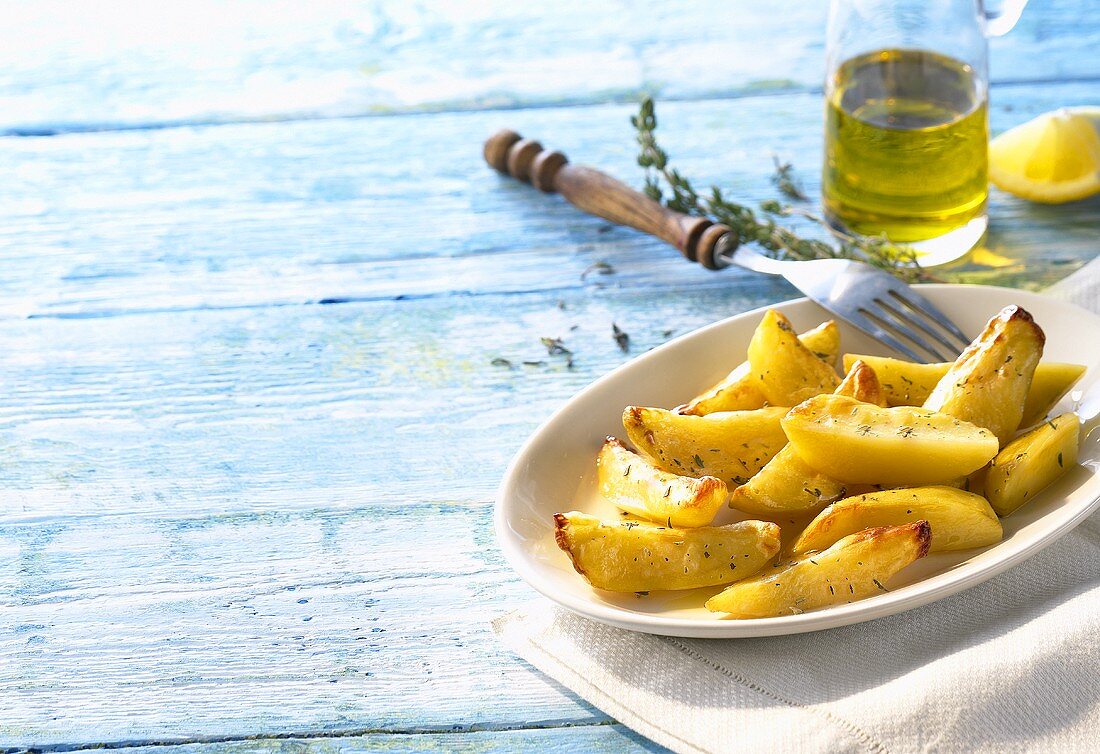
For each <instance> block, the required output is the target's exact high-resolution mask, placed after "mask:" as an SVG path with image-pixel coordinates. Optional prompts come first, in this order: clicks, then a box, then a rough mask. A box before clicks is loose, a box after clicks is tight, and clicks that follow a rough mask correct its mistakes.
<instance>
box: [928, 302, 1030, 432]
mask: <svg viewBox="0 0 1100 754" xmlns="http://www.w3.org/2000/svg"><path fill="white" fill-rule="evenodd" d="M1045 342H1046V336H1045V335H1043V331H1042V330H1041V329H1039V326H1038V325H1037V324H1035V321H1034V320H1033V319H1032V318H1031V315H1030V314H1028V313H1027V312H1026V311H1025V310H1024V309H1021V308H1020V307H1018V306H1007V307H1005V308H1004V309H1003V310H1001V312H1000V314H998V315H997V316H996V317H994V318H993V319H991V320H989V323H988V324H986V326H985V329H984V330H982V333H981V335H979V336H978V337H977V339H976V340H975V341H974V342H973V343H971V344H970V346H969V347H967V349H966V350H965V351H963V352H962V355H961V356H959V358H958V359H956V360H955V363H954V364H952V365H951V368H950V369H949V370H947V374H945V375H944V376H943V378H942V379H941V380H940V381H939V382H938V383H936V387H935V388H934V389H933V390H932V393H931V395H929V396H928V398H927V400H925V402H924V407H925V408H927V409H930V410H932V411H938V412H940V413H943V414H950V415H951V416H954V417H955V418H957V419H962V420H963V421H967V422H970V423H971V424H976V425H978V426H979V427H985V428H986V429H988V430H989V431H991V432H992V433H993V434H995V435H996V436H997V439H998V441H999V442H1000V443H1001V445H1004V444H1005V443H1007V442H1008V441H1009V440H1011V439H1012V435H1013V434H1015V432H1016V428H1017V427H1019V426H1020V420H1021V419H1022V418H1023V416H1024V400H1025V399H1026V398H1027V395H1028V391H1029V390H1030V389H1031V380H1032V377H1033V376H1034V374H1035V367H1036V365H1037V364H1038V363H1039V359H1040V358H1042V355H1043V344H1044V343H1045Z"/></svg>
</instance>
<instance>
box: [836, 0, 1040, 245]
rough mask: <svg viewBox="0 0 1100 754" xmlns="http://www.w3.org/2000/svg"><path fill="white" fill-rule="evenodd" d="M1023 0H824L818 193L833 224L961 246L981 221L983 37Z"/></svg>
mask: <svg viewBox="0 0 1100 754" xmlns="http://www.w3.org/2000/svg"><path fill="white" fill-rule="evenodd" d="M1026 2H1027V0H1006V2H1005V3H1004V4H1003V6H1002V8H1001V10H1000V12H999V13H996V14H994V13H990V12H988V11H987V10H986V9H985V8H984V7H983V3H982V2H981V0H832V5H831V8H830V13H829V26H828V44H827V48H826V50H827V51H826V82H825V101H826V106H825V164H824V171H823V175H822V199H823V204H824V210H825V215H826V217H827V218H828V220H829V223H830V224H831V225H832V227H833V228H834V229H835V230H836V231H838V232H841V233H844V234H849V235H864V236H871V235H874V236H877V235H885V236H886V237H887V238H889V239H890V240H891V241H895V242H899V243H906V244H910V245H912V246H914V247H915V248H916V249H917V250H918V252H920V253H921V255H922V256H921V262H922V263H924V264H937V263H940V262H944V261H948V260H950V259H953V258H956V257H958V256H961V255H962V254H965V253H966V252H967V251H969V250H970V248H971V247H973V246H974V245H975V244H976V243H977V242H978V241H979V240H980V239H981V237H982V235H983V234H984V232H985V229H986V197H987V194H988V169H987V150H988V142H989V127H988V101H989V96H988V91H989V75H988V72H987V66H986V59H987V56H988V43H987V39H988V38H989V37H991V36H999V35H1001V34H1004V33H1005V32H1007V31H1008V30H1009V29H1011V28H1012V26H1013V25H1014V24H1015V23H1016V21H1017V20H1018V19H1019V17H1020V13H1021V12H1022V11H1023V7H1024V5H1025V4H1026Z"/></svg>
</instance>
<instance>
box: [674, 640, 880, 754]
mask: <svg viewBox="0 0 1100 754" xmlns="http://www.w3.org/2000/svg"><path fill="white" fill-rule="evenodd" d="M661 638H662V639H663V640H664V642H665V643H666V644H669V645H671V646H673V647H675V648H676V649H678V650H680V651H681V652H682V653H683V654H685V655H687V656H688V657H689V658H691V659H693V660H695V661H696V662H699V663H701V664H703V665H707V666H709V667H711V668H712V669H714V670H716V671H718V672H719V673H721V674H722V675H723V676H725V677H726V678H729V679H730V680H732V681H736V682H737V683H739V684H741V685H742V686H744V687H745V688H748V689H750V690H752V691H755V692H756V693H758V694H760V695H761V696H765V697H767V698H768V699H771V700H772V701H775V702H779V703H780V704H784V705H786V706H788V707H790V708H791V709H797V710H800V711H802V712H805V713H807V714H810V715H814V716H817V717H823V718H824V719H825V720H826V721H827V722H830V723H832V724H834V725H836V726H838V727H840V728H843V729H844V730H845V732H847V733H848V734H849V735H850V736H853V737H854V738H856V739H857V740H858V741H860V742H861V743H863V744H865V745H867V746H868V747H870V750H871V751H876V752H880V753H881V754H889V751H890V749H889V748H888V747H887V746H886V744H884V743H882V742H881V741H879V740H878V739H876V738H875V737H874V736H872V735H871V734H870V733H868V732H867V731H865V730H863V729H862V728H860V727H859V726H858V725H856V724H855V723H853V722H851V721H850V720H846V719H845V718H843V717H839V716H838V715H834V714H833V713H831V712H829V711H828V710H819V709H814V708H813V707H809V706H807V705H805V704H801V703H799V702H796V701H794V700H793V699H787V698H785V697H783V696H781V695H780V694H778V693H776V692H774V691H771V690H769V689H766V688H764V687H763V686H761V685H760V684H759V683H757V682H756V681H753V680H752V679H751V678H747V677H746V676H744V675H743V674H741V673H739V672H737V671H736V670H733V669H732V668H728V667H726V666H725V665H723V664H722V663H720V662H718V661H717V660H712V659H711V658H709V657H707V656H706V655H704V654H702V653H700V652H697V651H695V650H694V649H692V648H691V647H689V646H687V645H686V644H683V643H682V642H680V641H679V640H678V639H676V638H674V637H672V636H662V637H661Z"/></svg>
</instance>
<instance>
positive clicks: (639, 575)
mask: <svg viewBox="0 0 1100 754" xmlns="http://www.w3.org/2000/svg"><path fill="white" fill-rule="evenodd" d="M554 526H555V537H556V539H557V543H558V547H560V548H561V549H562V550H564V551H565V552H566V554H567V555H569V559H570V560H572V561H573V567H574V568H575V569H576V570H577V573H579V574H580V575H581V576H583V577H584V578H585V579H586V580H587V581H588V583H590V584H591V585H592V586H594V587H597V588H599V589H607V590H608V591H612V592H648V591H654V590H659V589H694V588H696V587H701V586H715V585H718V584H728V583H729V582H731V581H733V580H734V579H739V578H742V577H743V576H745V575H751V574H753V573H756V572H757V571H759V570H760V569H761V568H762V567H764V565H765V564H766V563H767V562H768V561H769V560H771V558H772V557H774V556H775V554H776V553H777V552H779V527H778V526H776V525H775V524H769V523H765V522H763V521H742V522H740V523H736V524H729V525H727V526H702V527H699V528H695V529H675V528H672V529H670V528H668V527H664V526H654V525H653V524H647V523H639V522H636V521H615V522H609V523H604V522H602V521H600V520H599V519H598V518H596V517H595V516H589V515H586V514H584V513H577V512H573V513H558V514H556V515H555V516H554Z"/></svg>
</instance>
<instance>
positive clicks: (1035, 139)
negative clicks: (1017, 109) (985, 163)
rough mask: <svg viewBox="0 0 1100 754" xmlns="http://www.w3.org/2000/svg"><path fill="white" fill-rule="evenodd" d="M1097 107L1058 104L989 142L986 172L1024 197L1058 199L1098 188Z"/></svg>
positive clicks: (1046, 201)
mask: <svg viewBox="0 0 1100 754" xmlns="http://www.w3.org/2000/svg"><path fill="white" fill-rule="evenodd" d="M1097 128H1100V108H1097V107H1087V108H1085V107H1082V108H1062V109H1061V110H1055V111H1054V112H1050V113H1044V114H1043V115H1040V116H1039V117H1037V118H1035V119H1034V120H1029V121H1028V122H1027V123H1024V124H1023V125H1020V126H1016V127H1015V128H1013V129H1011V130H1009V131H1005V132H1004V133H1003V134H1001V135H1000V136H998V137H997V138H996V139H994V140H993V141H992V142H990V144H989V178H990V180H992V181H993V183H994V184H995V185H996V186H997V188H1000V189H1002V190H1003V191H1007V192H1008V193H1010V194H1014V195H1015V196H1018V197H1020V198H1022V199H1030V200H1031V201H1033V202H1043V203H1044V204H1061V203H1062V202H1072V201H1075V200H1077V199H1084V198H1085V197H1087V196H1092V195H1093V194H1095V193H1097V192H1098V191H1100V133H1097Z"/></svg>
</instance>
